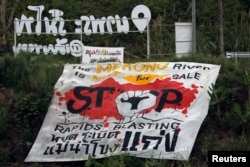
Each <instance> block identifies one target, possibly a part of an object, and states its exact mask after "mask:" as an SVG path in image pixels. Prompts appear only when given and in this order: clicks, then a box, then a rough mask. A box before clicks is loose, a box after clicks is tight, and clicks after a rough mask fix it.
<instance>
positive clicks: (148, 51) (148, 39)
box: [147, 23, 150, 60]
mask: <svg viewBox="0 0 250 167" xmlns="http://www.w3.org/2000/svg"><path fill="white" fill-rule="evenodd" d="M149 55H150V30H149V23H148V25H147V58H148V60H149Z"/></svg>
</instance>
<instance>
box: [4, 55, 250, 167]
mask: <svg viewBox="0 0 250 167" xmlns="http://www.w3.org/2000/svg"><path fill="white" fill-rule="evenodd" d="M79 61H80V60H78V59H73V58H72V57H71V58H67V57H60V56H53V55H50V56H42V55H35V54H24V53H23V54H20V55H18V57H16V58H14V57H12V56H10V55H5V56H2V57H0V64H1V68H0V74H1V78H0V90H1V92H0V103H1V107H0V125H1V126H0V165H1V166H14V165H16V164H18V166H31V167H42V166H46V167H55V166H85V167H92V166H112V167H114V166H118V167H120V166H122V167H123V166H124V167H125V166H145V167H150V166H157V167H158V166H159V167H160V166H206V158H207V151H209V150H249V149H250V146H249V142H250V138H249V137H250V135H249V130H248V129H249V128H250V122H249V121H250V114H249V113H250V110H249V98H250V97H249V94H248V90H249V82H248V78H249V77H250V76H249V74H250V67H249V65H248V64H249V63H250V62H249V61H250V60H248V59H244V60H239V61H238V63H237V64H236V63H235V61H234V60H230V59H226V58H222V57H214V56H210V55H193V56H189V57H183V58H176V57H153V56H152V57H151V59H150V60H147V61H171V62H177V61H186V62H201V63H212V64H218V65H221V71H220V74H219V77H218V79H217V82H216V84H215V85H214V91H213V94H211V97H212V99H211V103H210V108H209V112H208V115H207V117H206V119H205V121H204V122H203V124H202V127H201V129H200V131H199V134H198V136H197V140H196V142H195V145H194V148H193V151H192V153H191V157H190V159H189V160H188V161H170V160H155V159H142V158H136V157H130V156H128V155H121V156H116V157H110V158H105V159H99V160H95V159H93V158H92V157H89V159H88V160H87V161H86V162H83V161H81V162H64V163H24V162H23V161H24V159H25V157H26V156H27V154H28V152H29V150H30V148H31V146H32V144H33V142H34V140H35V137H36V135H37V133H38V131H39V129H40V127H41V124H42V122H43V119H44V116H45V114H46V112H47V109H48V105H49V103H50V99H51V96H52V93H53V87H54V84H55V82H56V81H57V79H58V78H59V76H60V75H61V73H62V69H63V65H64V64H65V63H77V62H79ZM137 61H144V59H141V58H138V59H133V62H137ZM133 62H132V61H131V63H133ZM52 71H53V72H52Z"/></svg>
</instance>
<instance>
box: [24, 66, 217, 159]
mask: <svg viewBox="0 0 250 167" xmlns="http://www.w3.org/2000/svg"><path fill="white" fill-rule="evenodd" d="M219 70H220V66H219V65H212V64H202V63H189V62H145V63H144V62H142V63H136V64H123V63H102V64H90V65H83V64H66V65H65V67H64V71H63V73H62V75H61V76H60V78H59V79H58V81H57V83H56V84H55V87H54V95H53V98H52V100H51V104H50V106H49V108H48V113H47V115H46V117H45V119H44V122H43V125H42V127H41V129H40V132H39V134H38V136H37V138H36V141H35V142H34V144H33V146H32V148H31V150H30V152H29V154H28V156H27V158H26V160H25V161H26V162H52V161H80V160H86V159H88V156H92V157H94V158H96V159H98V158H105V157H109V156H114V155H120V154H121V153H127V154H129V155H133V156H137V157H143V158H156V159H172V160H187V159H188V158H189V156H190V153H191V151H192V148H193V144H194V142H195V139H196V136H197V133H198V131H199V128H200V126H201V124H202V122H203V120H204V118H205V117H206V115H207V112H208V107H209V101H210V96H209V93H208V92H211V87H212V85H213V84H215V81H216V78H217V76H218V73H219Z"/></svg>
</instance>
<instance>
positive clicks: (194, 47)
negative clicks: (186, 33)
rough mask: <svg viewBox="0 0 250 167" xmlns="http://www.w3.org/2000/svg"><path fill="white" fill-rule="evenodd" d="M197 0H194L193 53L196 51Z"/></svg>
mask: <svg viewBox="0 0 250 167" xmlns="http://www.w3.org/2000/svg"><path fill="white" fill-rule="evenodd" d="M195 6H196V5H195V0H192V25H193V26H192V37H193V42H192V44H193V45H192V52H193V54H194V53H196V9H195V8H196V7H195Z"/></svg>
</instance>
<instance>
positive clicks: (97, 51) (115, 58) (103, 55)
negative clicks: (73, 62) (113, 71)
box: [82, 46, 124, 64]
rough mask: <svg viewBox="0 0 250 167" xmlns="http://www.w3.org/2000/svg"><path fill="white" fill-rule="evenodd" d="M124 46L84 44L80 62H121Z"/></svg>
mask: <svg viewBox="0 0 250 167" xmlns="http://www.w3.org/2000/svg"><path fill="white" fill-rule="evenodd" d="M123 56H124V47H97V46H84V49H83V55H82V64H96V63H103V62H120V63H123Z"/></svg>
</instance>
